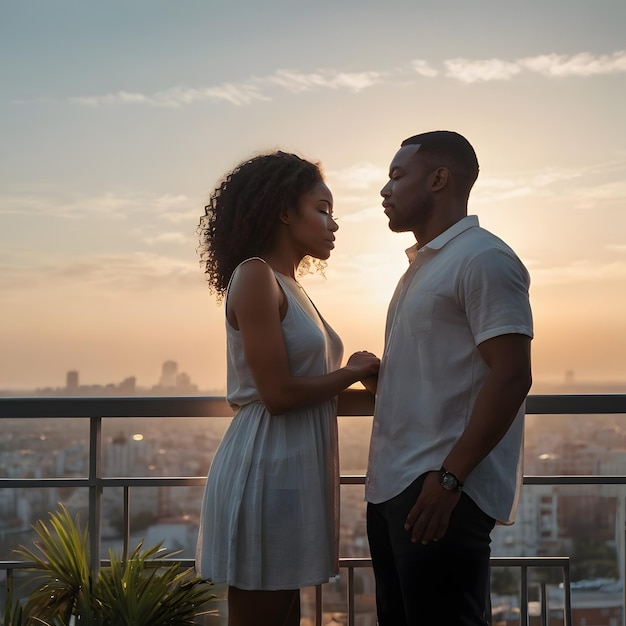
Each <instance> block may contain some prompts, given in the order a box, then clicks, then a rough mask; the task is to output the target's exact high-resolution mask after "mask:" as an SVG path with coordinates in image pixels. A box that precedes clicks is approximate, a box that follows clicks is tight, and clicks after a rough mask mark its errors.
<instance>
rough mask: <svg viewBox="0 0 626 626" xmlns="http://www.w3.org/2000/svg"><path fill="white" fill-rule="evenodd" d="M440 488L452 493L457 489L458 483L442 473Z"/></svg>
mask: <svg viewBox="0 0 626 626" xmlns="http://www.w3.org/2000/svg"><path fill="white" fill-rule="evenodd" d="M441 486H442V487H443V488H444V489H448V490H449V491H454V490H455V489H456V488H457V487H458V481H457V479H456V478H455V477H454V476H453V475H452V474H449V473H448V472H444V473H443V474H442V475H441Z"/></svg>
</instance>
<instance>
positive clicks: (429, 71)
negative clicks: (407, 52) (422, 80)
mask: <svg viewBox="0 0 626 626" xmlns="http://www.w3.org/2000/svg"><path fill="white" fill-rule="evenodd" d="M411 67H412V68H413V71H415V72H416V73H417V74H419V75H420V76H426V77H427V78H434V77H435V76H437V75H438V74H439V72H438V71H437V70H436V69H434V68H433V67H431V66H430V64H429V63H428V61H425V60H424V59H413V60H412V61H411Z"/></svg>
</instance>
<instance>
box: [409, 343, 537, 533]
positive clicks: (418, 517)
mask: <svg viewBox="0 0 626 626" xmlns="http://www.w3.org/2000/svg"><path fill="white" fill-rule="evenodd" d="M530 341H531V339H530V337H527V336H526V335H517V334H511V335H501V336H499V337H494V338H493V339H488V340H487V341H484V342H483V343H481V344H480V345H479V346H478V351H479V352H480V354H481V356H482V358H483V360H484V361H485V363H486V364H487V366H488V367H489V374H488V376H487V379H486V380H485V384H484V385H483V387H482V389H481V390H480V392H479V394H478V397H477V399H476V403H475V405H474V408H473V411H472V415H471V418H470V420H469V422H468V425H467V427H466V429H465V431H464V432H463V434H462V435H461V437H460V438H459V439H458V441H457V442H456V444H455V445H454V447H453V448H452V450H450V453H449V454H448V456H447V457H446V458H445V460H444V463H443V465H444V467H445V468H446V469H447V470H448V471H450V472H452V473H453V474H454V475H455V476H456V477H457V478H458V479H459V480H460V481H461V482H462V483H463V482H465V479H466V478H467V477H468V476H469V475H470V473H471V472H472V470H473V469H474V468H475V467H476V466H477V465H478V464H479V463H480V462H481V461H482V460H483V459H484V458H485V457H486V456H487V455H488V454H489V453H490V452H491V450H493V448H494V447H495V446H496V445H497V444H498V442H499V441H500V440H501V439H502V437H503V436H504V435H505V434H506V432H507V430H508V429H509V428H510V426H511V424H512V423H513V420H514V419H515V416H516V415H517V411H518V410H519V407H520V405H521V404H522V402H523V401H524V398H525V397H526V395H527V394H528V391H529V389H530V386H531V383H532V377H531V368H530ZM459 497H460V494H459V493H456V492H451V491H446V490H445V489H443V488H442V487H441V485H440V484H439V477H438V475H437V472H431V473H430V474H429V475H428V476H427V477H426V479H425V481H424V486H423V488H422V491H421V493H420V496H419V497H418V499H417V501H416V503H415V505H414V506H413V508H412V509H411V511H410V512H409V515H408V517H407V520H406V524H405V528H406V529H407V530H411V539H412V540H413V541H421V542H422V543H428V542H429V541H436V540H438V539H441V538H442V537H443V536H444V535H445V533H446V530H447V528H448V523H449V521H450V515H451V514H452V511H453V509H454V507H455V506H456V504H457V502H458V500H459Z"/></svg>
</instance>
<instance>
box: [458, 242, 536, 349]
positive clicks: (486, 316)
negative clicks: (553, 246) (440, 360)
mask: <svg viewBox="0 0 626 626" xmlns="http://www.w3.org/2000/svg"><path fill="white" fill-rule="evenodd" d="M529 287H530V276H529V274H528V270H527V269H526V268H525V267H524V265H523V263H522V262H521V261H520V260H519V258H517V256H516V255H515V254H514V253H513V252H512V251H509V250H506V249H501V248H492V249H488V250H485V251H484V252H482V253H480V254H478V255H476V256H475V257H474V258H473V259H472V260H471V261H470V262H469V263H468V265H467V267H466V270H465V272H464V275H463V278H462V280H461V282H460V293H459V299H460V301H461V306H462V307H463V308H464V310H465V314H466V316H467V320H468V323H469V326H470V328H471V331H472V335H473V336H474V341H475V343H476V345H479V344H481V343H482V342H483V341H486V340H487V339H491V338H493V337H498V336H500V335H508V334H521V335H527V336H528V337H531V338H532V336H533V321H532V312H531V308H530V298H529V292H528V291H529Z"/></svg>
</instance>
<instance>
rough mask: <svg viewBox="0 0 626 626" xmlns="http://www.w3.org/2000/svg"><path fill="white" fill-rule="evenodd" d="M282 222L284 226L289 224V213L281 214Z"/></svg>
mask: <svg viewBox="0 0 626 626" xmlns="http://www.w3.org/2000/svg"><path fill="white" fill-rule="evenodd" d="M280 221H281V222H282V223H283V224H289V213H281V214H280Z"/></svg>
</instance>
